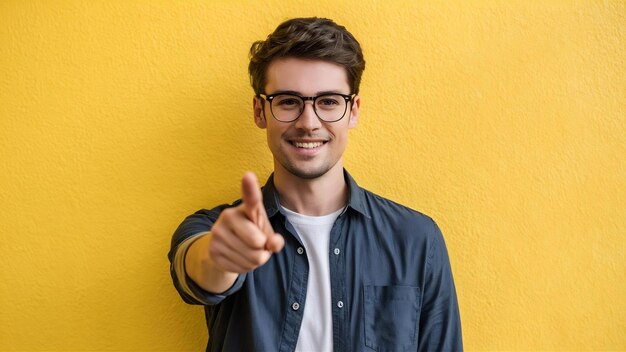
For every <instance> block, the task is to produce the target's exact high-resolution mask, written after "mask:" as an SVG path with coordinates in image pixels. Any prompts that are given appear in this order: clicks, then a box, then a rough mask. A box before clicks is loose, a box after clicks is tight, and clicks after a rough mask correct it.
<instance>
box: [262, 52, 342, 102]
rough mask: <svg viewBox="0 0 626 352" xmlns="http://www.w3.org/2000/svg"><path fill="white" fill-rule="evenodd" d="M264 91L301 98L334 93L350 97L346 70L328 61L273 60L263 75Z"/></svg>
mask: <svg viewBox="0 0 626 352" xmlns="http://www.w3.org/2000/svg"><path fill="white" fill-rule="evenodd" d="M266 77H267V84H266V85H265V91H266V92H267V94H272V93H274V92H277V91H294V92H298V93H300V94H303V95H316V94H318V93H319V92H327V91H336V92H339V93H343V94H350V93H351V92H350V85H349V84H348V74H347V72H346V69H345V68H344V67H343V66H341V65H337V64H335V63H332V62H328V61H321V60H304V59H297V58H281V59H275V60H273V61H272V62H271V63H270V64H269V66H268V68H267V72H266Z"/></svg>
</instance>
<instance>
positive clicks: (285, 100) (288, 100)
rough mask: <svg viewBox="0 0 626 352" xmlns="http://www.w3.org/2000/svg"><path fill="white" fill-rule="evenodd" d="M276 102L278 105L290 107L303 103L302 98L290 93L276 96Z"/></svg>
mask: <svg viewBox="0 0 626 352" xmlns="http://www.w3.org/2000/svg"><path fill="white" fill-rule="evenodd" d="M274 104H275V105H276V106H280V107H284V108H288V107H296V106H300V105H301V104H302V102H301V100H300V99H298V98H297V97H294V96H290V95H279V96H277V97H275V98H274Z"/></svg>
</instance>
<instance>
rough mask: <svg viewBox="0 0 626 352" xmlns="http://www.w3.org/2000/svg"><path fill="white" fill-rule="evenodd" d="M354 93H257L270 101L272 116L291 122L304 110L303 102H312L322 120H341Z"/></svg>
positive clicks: (314, 109)
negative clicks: (309, 94) (311, 95)
mask: <svg viewBox="0 0 626 352" xmlns="http://www.w3.org/2000/svg"><path fill="white" fill-rule="evenodd" d="M355 96H356V94H351V95H345V94H339V93H329V94H321V95H318V96H316V97H303V96H300V95H298V94H292V93H276V94H270V95H265V94H259V97H261V98H263V99H264V100H267V101H268V102H269V103H270V111H271V112H272V116H274V118H275V119H276V120H278V121H280V122H293V121H295V120H297V119H298V118H299V117H300V115H302V112H303V111H304V102H306V101H307V100H311V101H312V102H313V111H315V115H317V117H318V118H319V119H320V120H322V121H324V122H337V121H339V120H341V119H342V118H343V117H344V115H345V114H346V111H348V103H349V102H350V103H352V100H353V99H354V97H355Z"/></svg>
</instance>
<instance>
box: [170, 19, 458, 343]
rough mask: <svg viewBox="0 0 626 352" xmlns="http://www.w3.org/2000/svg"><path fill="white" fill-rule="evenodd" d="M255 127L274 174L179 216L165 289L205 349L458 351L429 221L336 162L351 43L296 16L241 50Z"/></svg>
mask: <svg viewBox="0 0 626 352" xmlns="http://www.w3.org/2000/svg"><path fill="white" fill-rule="evenodd" d="M250 55H251V60H250V66H249V72H250V76H251V82H252V86H253V88H254V91H255V94H256V95H255V97H254V99H253V107H254V122H255V123H256V125H257V126H258V127H259V128H262V129H265V130H266V132H267V143H268V146H269V148H270V151H271V152H272V154H273V157H274V173H273V174H272V175H271V176H270V177H269V179H268V180H267V182H266V184H265V186H264V187H263V189H262V190H260V189H259V185H258V182H257V179H256V177H255V176H254V174H252V173H247V174H245V175H244V177H243V180H242V199H241V200H238V201H236V202H235V203H233V204H232V205H221V206H218V207H216V208H214V209H212V210H200V211H198V212H196V213H195V214H193V215H191V216H189V217H187V218H186V219H185V220H184V221H183V223H182V224H181V225H180V226H179V227H178V229H177V230H176V232H175V233H174V235H173V238H172V247H171V250H170V253H169V259H170V261H171V263H172V267H171V273H172V278H173V280H174V285H175V286H176V289H177V290H178V292H179V293H180V294H181V296H182V298H183V299H184V300H185V301H186V302H187V303H191V304H202V305H204V306H205V314H206V321H207V325H208V329H209V343H208V346H207V351H222V350H224V351H294V350H296V351H333V350H334V351H372V350H384V351H408V350H414V351H415V350H419V351H459V350H462V349H463V347H462V340H461V326H460V319H459V312H458V305H457V299H456V293H455V288H454V283H453V280H452V273H451V270H450V263H449V260H448V255H447V251H446V247H445V244H444V240H443V237H442V235H441V233H440V231H439V228H438V227H437V225H436V224H435V223H434V222H433V220H432V219H431V218H429V217H427V216H425V215H423V214H421V213H419V212H416V211H414V210H411V209H408V208H406V207H404V206H401V205H399V204H396V203H393V202H391V201H389V200H387V199H384V198H382V197H380V196H377V195H375V194H372V193H370V192H368V191H367V190H365V189H362V188H360V187H359V186H358V185H357V184H356V182H355V181H354V180H353V179H352V177H350V175H349V174H348V173H347V171H346V170H344V168H343V162H342V154H343V152H344V150H345V148H346V144H347V140H348V130H349V129H351V128H353V127H354V126H355V125H356V123H357V120H358V117H359V105H360V97H359V95H358V93H359V83H360V80H361V74H362V72H363V70H364V68H365V61H364V60H363V55H362V52H361V48H360V46H359V43H358V42H357V41H356V39H355V38H354V37H353V36H352V35H351V34H350V33H349V32H348V31H347V30H346V29H345V28H344V27H342V26H339V25H337V24H335V23H334V22H332V21H330V20H327V19H318V18H299V19H292V20H289V21H286V22H284V23H282V24H281V25H279V26H278V27H277V28H276V30H275V31H274V32H273V33H272V34H270V35H269V37H268V38H267V39H266V40H265V41H260V42H256V43H254V44H253V45H252V48H251V50H250Z"/></svg>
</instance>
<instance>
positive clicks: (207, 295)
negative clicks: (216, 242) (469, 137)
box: [168, 205, 246, 305]
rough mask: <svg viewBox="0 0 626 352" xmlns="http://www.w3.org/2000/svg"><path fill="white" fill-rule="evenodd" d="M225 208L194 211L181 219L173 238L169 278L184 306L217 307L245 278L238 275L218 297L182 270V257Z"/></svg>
mask: <svg viewBox="0 0 626 352" xmlns="http://www.w3.org/2000/svg"><path fill="white" fill-rule="evenodd" d="M226 207H228V206H225V205H224V206H220V207H217V208H215V209H213V210H205V209H203V210H199V211H197V212H196V213H194V214H192V215H190V216H188V217H187V218H186V219H185V220H183V222H182V223H181V224H180V225H179V226H178V228H177V229H176V231H175V232H174V234H173V235H172V243H171V248H170V252H169V253H168V258H169V260H170V275H171V276H172V281H173V283H174V287H175V288H176V290H177V291H178V293H179V294H180V296H181V298H182V299H183V301H185V302H186V303H189V304H201V305H214V304H218V303H220V302H221V301H222V300H224V299H225V298H226V297H228V296H229V295H231V294H233V293H235V292H237V291H238V290H239V289H240V288H241V287H242V286H243V283H244V280H245V277H246V275H245V274H240V275H239V276H238V277H237V279H236V280H235V283H234V284H233V286H231V287H230V288H229V289H228V290H226V291H225V292H222V293H219V294H215V293H211V292H208V291H206V290H204V289H203V288H202V287H200V286H199V285H198V284H196V283H195V282H194V281H193V280H192V279H191V277H189V275H187V272H186V270H185V255H186V254H187V250H188V249H189V246H191V244H192V243H193V242H194V241H195V240H197V239H198V238H200V237H201V236H203V235H205V234H207V233H208V232H209V231H210V229H211V227H212V226H213V223H215V221H217V218H218V217H219V214H220V213H221V211H222V210H223V209H225V208H226Z"/></svg>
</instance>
